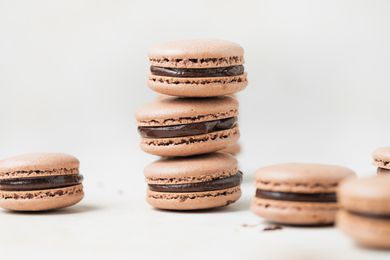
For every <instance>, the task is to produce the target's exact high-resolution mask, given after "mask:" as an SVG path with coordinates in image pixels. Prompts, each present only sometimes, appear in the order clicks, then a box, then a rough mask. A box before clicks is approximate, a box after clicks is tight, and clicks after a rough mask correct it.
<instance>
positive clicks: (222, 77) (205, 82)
mask: <svg viewBox="0 0 390 260" xmlns="http://www.w3.org/2000/svg"><path fill="white" fill-rule="evenodd" d="M149 61H150V64H151V67H150V75H149V81H148V85H149V87H150V88H151V89H152V90H154V91H156V92H158V93H161V94H166V95H171V96H181V97H213V96H222V95H230V94H233V93H236V92H238V91H240V90H242V89H244V88H245V87H246V85H247V77H246V73H245V71H244V66H243V64H244V50H243V48H242V47H241V46H240V45H238V44H236V43H232V42H228V41H222V40H184V41H175V42H168V43H163V44H160V45H157V46H154V47H153V48H151V50H150V52H149Z"/></svg>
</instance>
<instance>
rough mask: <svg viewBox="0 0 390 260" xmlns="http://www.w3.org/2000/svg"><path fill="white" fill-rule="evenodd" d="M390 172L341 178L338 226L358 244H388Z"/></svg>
mask: <svg viewBox="0 0 390 260" xmlns="http://www.w3.org/2000/svg"><path fill="white" fill-rule="evenodd" d="M389 187H390V176H389V175H380V176H374V177H368V178H362V179H354V180H347V181H345V182H342V183H341V185H340V187H339V190H338V199H339V203H340V207H341V210H340V211H339V213H338V214H337V226H338V227H339V228H340V229H341V230H343V231H344V232H345V233H346V234H348V235H349V236H351V237H352V238H353V239H354V240H356V241H357V242H358V243H359V244H361V245H363V246H367V247H374V248H390V188H389Z"/></svg>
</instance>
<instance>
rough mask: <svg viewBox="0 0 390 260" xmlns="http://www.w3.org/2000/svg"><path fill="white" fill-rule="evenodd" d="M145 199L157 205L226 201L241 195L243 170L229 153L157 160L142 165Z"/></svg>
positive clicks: (172, 207) (201, 206) (178, 206)
mask: <svg viewBox="0 0 390 260" xmlns="http://www.w3.org/2000/svg"><path fill="white" fill-rule="evenodd" d="M144 173H145V177H146V181H147V183H148V190H147V201H148V202H149V203H150V204H151V205H152V206H153V207H156V208H160V209H170V210H197V209H208V208H215V207H221V206H226V205H229V204H231V203H233V202H235V201H236V200H238V199H239V198H240V196H241V189H240V184H241V181H242V173H241V172H240V171H239V170H238V166H237V160H236V159H235V158H234V157H233V156H232V155H230V154H226V153H211V154H205V155H198V156H192V157H176V158H166V159H161V160H158V161H156V162H154V163H152V164H150V165H148V166H147V167H146V168H145V171H144Z"/></svg>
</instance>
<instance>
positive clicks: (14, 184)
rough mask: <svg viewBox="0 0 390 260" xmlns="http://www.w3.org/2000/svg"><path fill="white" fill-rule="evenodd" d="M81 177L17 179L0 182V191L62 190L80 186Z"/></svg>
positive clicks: (60, 176)
mask: <svg viewBox="0 0 390 260" xmlns="http://www.w3.org/2000/svg"><path fill="white" fill-rule="evenodd" d="M82 181H83V176H82V175H80V174H77V175H76V174H72V175H59V176H45V177H33V178H17V179H5V180H0V190H4V191H31V190H46V189H55V188H63V187H68V186H73V185H77V184H80V183H81V182H82Z"/></svg>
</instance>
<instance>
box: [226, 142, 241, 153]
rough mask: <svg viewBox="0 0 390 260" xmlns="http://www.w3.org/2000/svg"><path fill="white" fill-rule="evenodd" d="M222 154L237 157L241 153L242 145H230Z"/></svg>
mask: <svg viewBox="0 0 390 260" xmlns="http://www.w3.org/2000/svg"><path fill="white" fill-rule="evenodd" d="M221 152H224V153H229V154H231V155H237V154H239V153H241V144H240V143H235V144H233V145H230V146H228V147H226V148H225V149H223V150H221Z"/></svg>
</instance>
